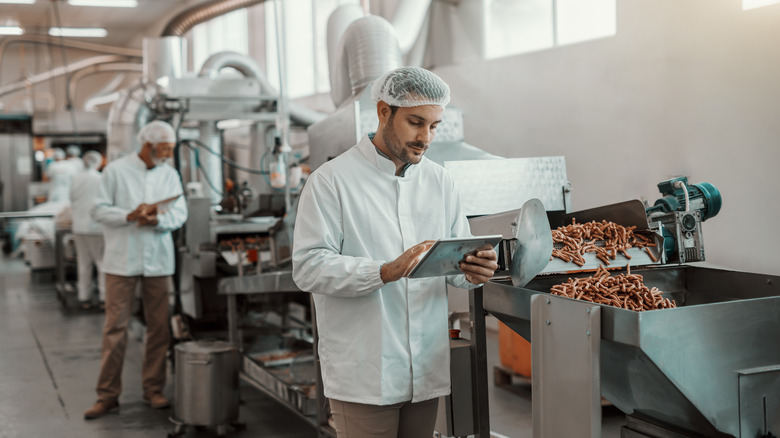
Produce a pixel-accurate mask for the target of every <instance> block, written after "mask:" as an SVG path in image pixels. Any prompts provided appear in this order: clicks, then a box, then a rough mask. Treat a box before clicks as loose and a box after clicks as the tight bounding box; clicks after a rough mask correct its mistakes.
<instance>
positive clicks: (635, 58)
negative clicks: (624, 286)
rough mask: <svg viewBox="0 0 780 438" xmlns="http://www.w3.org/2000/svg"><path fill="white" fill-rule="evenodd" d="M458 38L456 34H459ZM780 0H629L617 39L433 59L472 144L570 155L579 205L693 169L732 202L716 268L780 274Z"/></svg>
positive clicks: (652, 189) (507, 152)
mask: <svg viewBox="0 0 780 438" xmlns="http://www.w3.org/2000/svg"><path fill="white" fill-rule="evenodd" d="M452 31H453V32H457V31H458V29H452ZM777 41H780V4H778V5H774V6H770V7H765V8H760V9H755V10H749V11H742V8H741V1H740V0H685V1H680V0H619V1H618V22H617V35H616V36H615V37H613V38H606V39H601V40H594V41H590V42H586V43H581V44H576V45H571V46H566V47H559V48H555V49H551V50H546V51H541V52H535V53H530V54H524V55H518V56H513V57H508V58H503V59H498V60H492V61H476V62H470V63H468V64H463V65H449V66H439V67H434V68H433V70H434V71H436V72H437V73H438V74H439V75H440V76H442V78H444V79H445V80H446V81H447V82H448V83H449V84H450V86H451V88H452V90H453V104H454V105H457V106H458V107H460V108H462V109H463V110H464V118H465V133H466V141H467V142H468V143H470V144H473V145H476V146H478V147H480V148H482V149H484V150H486V151H488V152H491V153H495V154H498V155H502V156H506V157H532V156H549V155H564V156H565V157H566V162H567V170H568V176H569V180H570V181H571V183H572V186H573V190H574V191H573V193H572V200H573V209H574V210H575V211H576V210H582V209H585V208H590V207H595V206H600V205H606V204H610V203H613V202H620V201H624V200H628V199H643V200H644V199H646V200H648V201H650V203H651V204H652V202H653V201H655V200H656V199H658V198H659V197H660V194H659V193H658V190H657V187H656V184H657V183H658V182H659V181H662V180H664V179H667V178H670V177H674V176H678V175H687V176H688V180H689V182H690V183H699V182H710V183H712V184H713V185H715V187H717V188H718V189H719V190H720V191H721V194H722V196H723V208H722V209H721V212H720V214H719V215H718V216H716V217H715V218H712V219H710V220H708V221H707V222H705V223H704V224H703V230H704V244H705V250H706V258H707V261H708V262H711V263H713V264H717V265H721V266H725V267H727V268H730V269H737V270H745V271H752V272H761V273H768V274H780V261H779V259H778V256H777V254H778V248H779V247H780V234H779V233H778V231H776V226H775V222H776V220H777V218H778V217H780V194H778V190H777V188H776V184H777V182H778V171H777V169H778V167H780V50H778V48H777Z"/></svg>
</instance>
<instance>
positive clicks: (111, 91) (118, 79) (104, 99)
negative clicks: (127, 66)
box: [84, 72, 127, 112]
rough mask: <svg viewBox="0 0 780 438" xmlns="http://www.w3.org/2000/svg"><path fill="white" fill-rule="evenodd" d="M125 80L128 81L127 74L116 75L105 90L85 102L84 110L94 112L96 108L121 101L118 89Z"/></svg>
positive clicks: (105, 86)
mask: <svg viewBox="0 0 780 438" xmlns="http://www.w3.org/2000/svg"><path fill="white" fill-rule="evenodd" d="M125 79H127V74H125V73H121V72H120V73H118V74H115V75H114V77H113V78H111V80H110V81H109V82H108V83H107V84H106V85H104V86H103V88H101V89H100V90H98V91H97V92H95V93H94V94H93V95H92V97H89V98H88V99H86V100H84V109H85V110H86V111H90V112H91V111H94V110H95V107H96V106H98V105H103V104H105V103H111V102H114V101H115V100H117V99H119V92H118V91H117V88H119V86H120V85H122V83H123V82H124V81H125Z"/></svg>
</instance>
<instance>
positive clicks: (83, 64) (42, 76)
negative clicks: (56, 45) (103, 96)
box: [0, 55, 126, 96]
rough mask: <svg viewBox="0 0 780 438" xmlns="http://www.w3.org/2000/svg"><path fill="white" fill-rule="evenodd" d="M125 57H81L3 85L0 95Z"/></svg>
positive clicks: (0, 88) (121, 59) (122, 59)
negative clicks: (72, 61) (65, 64)
mask: <svg viewBox="0 0 780 438" xmlns="http://www.w3.org/2000/svg"><path fill="white" fill-rule="evenodd" d="M125 59H126V57H124V56H118V55H102V56H94V57H92V58H87V59H82V60H80V61H76V62H74V63H71V64H68V65H67V66H60V67H57V68H53V69H51V70H49V71H47V72H43V73H39V74H37V75H32V76H30V77H28V78H27V79H25V80H23V81H19V82H14V83H11V84H7V85H3V86H2V87H0V96H4V95H6V94H9V93H13V92H16V91H19V90H23V89H25V88H26V87H28V86H31V85H36V84H39V83H41V82H46V81H48V80H51V79H52V78H56V77H58V76H62V75H64V74H68V73H73V72H76V71H79V70H81V69H83V68H88V67H92V66H93V65H97V64H107V63H112V62H118V61H124V60H125Z"/></svg>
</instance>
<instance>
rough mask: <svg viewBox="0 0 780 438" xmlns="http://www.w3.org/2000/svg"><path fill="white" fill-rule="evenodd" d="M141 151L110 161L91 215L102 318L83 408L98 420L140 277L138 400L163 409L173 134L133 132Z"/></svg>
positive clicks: (176, 220) (173, 206) (176, 203)
mask: <svg viewBox="0 0 780 438" xmlns="http://www.w3.org/2000/svg"><path fill="white" fill-rule="evenodd" d="M138 139H139V142H140V144H141V151H140V152H138V153H134V154H130V155H127V156H124V157H122V158H120V159H118V160H115V161H112V162H110V163H109V164H108V165H107V166H106V168H105V169H104V170H103V176H102V177H101V179H100V187H99V189H98V194H97V197H96V198H95V202H94V203H93V204H92V210H91V213H92V218H93V219H95V221H97V222H98V223H100V224H102V225H103V231H104V237H105V242H106V244H105V251H104V255H103V271H104V272H105V273H106V320H105V324H104V326H103V352H102V355H101V359H100V375H99V376H98V383H97V394H98V400H97V402H96V403H95V405H94V406H92V408H90V409H89V410H87V411H86V412H85V413H84V418H85V419H92V418H98V417H100V416H103V415H105V414H106V413H108V412H110V411H111V410H114V409H117V408H118V407H119V395H120V393H121V391H122V380H121V377H122V365H123V363H124V358H125V348H126V347H127V324H128V321H129V319H130V313H131V308H132V305H133V298H134V292H135V289H136V284H137V283H138V282H139V281H140V282H141V289H142V296H141V298H142V300H143V308H144V318H145V321H146V339H145V341H144V357H143V364H142V367H143V368H142V385H143V400H144V401H145V402H146V403H148V404H150V405H151V406H152V407H153V408H164V407H167V406H169V402H168V399H167V398H166V397H165V396H164V395H163V389H164V388H165V380H166V364H165V354H166V351H167V350H168V345H169V339H170V335H169V333H168V318H169V315H168V298H169V297H168V296H169V292H170V285H171V275H172V274H173V273H174V263H175V262H174V246H173V239H172V237H171V231H173V230H176V229H178V228H180V227H181V226H182V225H183V224H184V222H185V221H186V220H187V205H186V203H185V202H184V198H183V197H182V196H181V195H182V193H183V192H182V186H181V178H180V177H179V173H178V172H177V171H176V169H174V168H173V167H171V166H170V165H169V164H168V163H167V162H168V160H170V158H171V157H172V156H173V150H174V147H175V146H176V133H175V131H174V130H173V128H172V127H171V125H169V124H167V123H165V122H162V121H153V122H150V123H148V124H147V125H146V126H144V127H143V129H141V132H140V133H139V134H138Z"/></svg>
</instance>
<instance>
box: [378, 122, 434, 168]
mask: <svg viewBox="0 0 780 438" xmlns="http://www.w3.org/2000/svg"><path fill="white" fill-rule="evenodd" d="M394 120H395V114H392V115H391V116H390V118H389V119H388V120H387V126H385V129H384V130H383V131H382V140H383V141H384V142H385V145H386V146H387V149H388V150H389V151H390V154H391V155H392V156H393V157H395V158H397V159H398V160H400V161H401V162H402V163H407V164H417V163H419V162H420V161H421V160H422V156H423V154H424V153H425V151H426V150H427V149H428V145H426V144H425V143H423V142H421V141H412V142H407V143H406V144H405V145H402V144H401V139H399V138H398V133H396V132H395V127H394V124H393V121H394ZM411 148H418V149H419V152H420V153H419V154H415V153H414V152H413V149H411Z"/></svg>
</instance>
